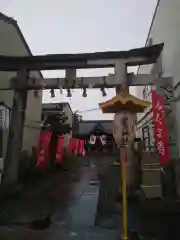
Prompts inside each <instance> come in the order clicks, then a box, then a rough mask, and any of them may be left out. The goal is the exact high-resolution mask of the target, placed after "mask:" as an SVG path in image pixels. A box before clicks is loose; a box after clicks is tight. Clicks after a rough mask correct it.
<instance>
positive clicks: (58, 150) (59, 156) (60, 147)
mask: <svg viewBox="0 0 180 240" xmlns="http://www.w3.org/2000/svg"><path fill="white" fill-rule="evenodd" d="M63 150H64V137H63V136H59V137H58V142H57V148H56V162H59V163H62V162H63Z"/></svg>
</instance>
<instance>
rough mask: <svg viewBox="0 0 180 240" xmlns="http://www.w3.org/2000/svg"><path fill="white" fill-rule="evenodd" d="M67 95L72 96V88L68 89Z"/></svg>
mask: <svg viewBox="0 0 180 240" xmlns="http://www.w3.org/2000/svg"><path fill="white" fill-rule="evenodd" d="M67 97H72V94H71V89H70V88H68V89H67Z"/></svg>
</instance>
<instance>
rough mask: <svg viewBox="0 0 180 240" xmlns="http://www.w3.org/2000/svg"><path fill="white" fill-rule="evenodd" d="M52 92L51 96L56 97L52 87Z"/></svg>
mask: <svg viewBox="0 0 180 240" xmlns="http://www.w3.org/2000/svg"><path fill="white" fill-rule="evenodd" d="M50 94H51V98H55V93H54V89H51V90H50Z"/></svg>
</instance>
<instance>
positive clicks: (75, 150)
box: [74, 139, 79, 156]
mask: <svg viewBox="0 0 180 240" xmlns="http://www.w3.org/2000/svg"><path fill="white" fill-rule="evenodd" d="M78 154H79V139H74V155H75V156H77V155H78Z"/></svg>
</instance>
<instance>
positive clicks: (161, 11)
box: [137, 0, 180, 150]
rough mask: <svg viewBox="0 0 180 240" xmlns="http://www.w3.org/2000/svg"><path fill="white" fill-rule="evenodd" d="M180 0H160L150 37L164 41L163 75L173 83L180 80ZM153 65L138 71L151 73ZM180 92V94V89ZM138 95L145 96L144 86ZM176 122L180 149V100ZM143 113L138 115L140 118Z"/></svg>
mask: <svg viewBox="0 0 180 240" xmlns="http://www.w3.org/2000/svg"><path fill="white" fill-rule="evenodd" d="M179 9H180V1H179V0H171V1H169V0H160V1H159V4H158V7H157V9H156V13H155V16H154V20H153V23H152V26H151V29H150V33H149V36H148V38H152V43H153V44H158V43H162V42H163V43H164V49H163V53H162V71H163V73H162V76H163V77H173V85H176V84H177V83H178V82H179V81H180V67H179V62H180V31H179V26H180V14H179ZM151 68H152V65H151V66H141V67H140V68H139V71H138V73H139V74H143V73H150V71H151ZM178 91H179V94H180V90H178ZM137 96H139V97H141V98H143V87H142V88H140V87H139V88H137ZM174 107H175V109H176V112H175V113H176V123H177V135H178V148H179V150H180V121H179V118H180V102H179V101H178V102H176V103H175V106H174ZM141 118H142V115H138V120H140V119H141Z"/></svg>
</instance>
